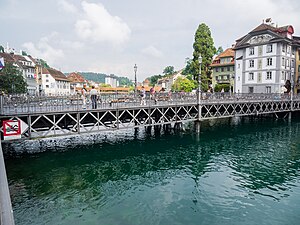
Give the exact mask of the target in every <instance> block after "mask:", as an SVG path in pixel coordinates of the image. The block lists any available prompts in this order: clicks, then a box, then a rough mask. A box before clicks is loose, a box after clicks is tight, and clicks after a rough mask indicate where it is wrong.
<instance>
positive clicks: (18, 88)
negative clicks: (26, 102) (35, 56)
mask: <svg viewBox="0 0 300 225" xmlns="http://www.w3.org/2000/svg"><path fill="white" fill-rule="evenodd" d="M0 90H1V91H4V92H6V93H8V94H12V93H18V94H19V93H26V92H27V83H26V81H25V80H24V78H23V76H22V73H21V71H20V70H19V69H18V68H17V67H16V66H14V65H13V64H12V63H9V62H7V63H6V64H5V67H4V68H3V69H2V70H1V71H0Z"/></svg>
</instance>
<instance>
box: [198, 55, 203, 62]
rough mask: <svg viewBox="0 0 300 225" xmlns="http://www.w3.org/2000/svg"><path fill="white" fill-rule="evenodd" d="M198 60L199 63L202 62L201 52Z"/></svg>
mask: <svg viewBox="0 0 300 225" xmlns="http://www.w3.org/2000/svg"><path fill="white" fill-rule="evenodd" d="M198 61H199V63H202V56H201V54H199V58H198Z"/></svg>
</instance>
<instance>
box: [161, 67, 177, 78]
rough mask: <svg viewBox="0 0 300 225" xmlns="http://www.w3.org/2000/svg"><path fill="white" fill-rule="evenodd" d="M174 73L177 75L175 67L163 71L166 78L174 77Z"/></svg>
mask: <svg viewBox="0 0 300 225" xmlns="http://www.w3.org/2000/svg"><path fill="white" fill-rule="evenodd" d="M173 73H175V71H174V66H167V67H166V68H165V69H164V71H163V74H165V76H167V75H172V74H173Z"/></svg>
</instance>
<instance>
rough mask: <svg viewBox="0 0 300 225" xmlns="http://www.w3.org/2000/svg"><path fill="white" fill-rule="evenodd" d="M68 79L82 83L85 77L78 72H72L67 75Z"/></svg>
mask: <svg viewBox="0 0 300 225" xmlns="http://www.w3.org/2000/svg"><path fill="white" fill-rule="evenodd" d="M67 78H68V80H69V81H70V82H72V83H84V81H85V79H84V78H83V76H82V75H81V74H79V73H76V72H73V73H70V74H69V75H68V76H67Z"/></svg>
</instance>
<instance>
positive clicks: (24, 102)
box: [0, 92, 300, 115]
mask: <svg viewBox="0 0 300 225" xmlns="http://www.w3.org/2000/svg"><path fill="white" fill-rule="evenodd" d="M293 99H294V100H300V95H294V96H293ZM287 100H291V96H290V95H289V94H230V93H219V92H218V93H208V92H206V93H201V103H215V102H218V103H220V102H224V103H226V102H231V101H287ZM84 103H86V104H84ZM189 103H191V104H197V94H196V93H184V92H177V93H171V92H169V93H165V92H163V93H160V92H158V93H155V94H154V95H151V94H150V93H146V96H145V97H142V96H141V95H140V94H134V93H116V94H107V93H103V94H102V93H101V94H100V95H99V96H98V98H97V109H111V108H120V107H140V106H145V105H147V106H154V105H158V106H159V105H166V104H168V105H172V104H174V105H175V104H177V105H179V104H189ZM83 109H92V102H91V98H90V96H89V95H86V96H82V95H79V94H74V95H65V96H28V95H0V115H1V114H17V113H34V112H55V111H79V110H83Z"/></svg>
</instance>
